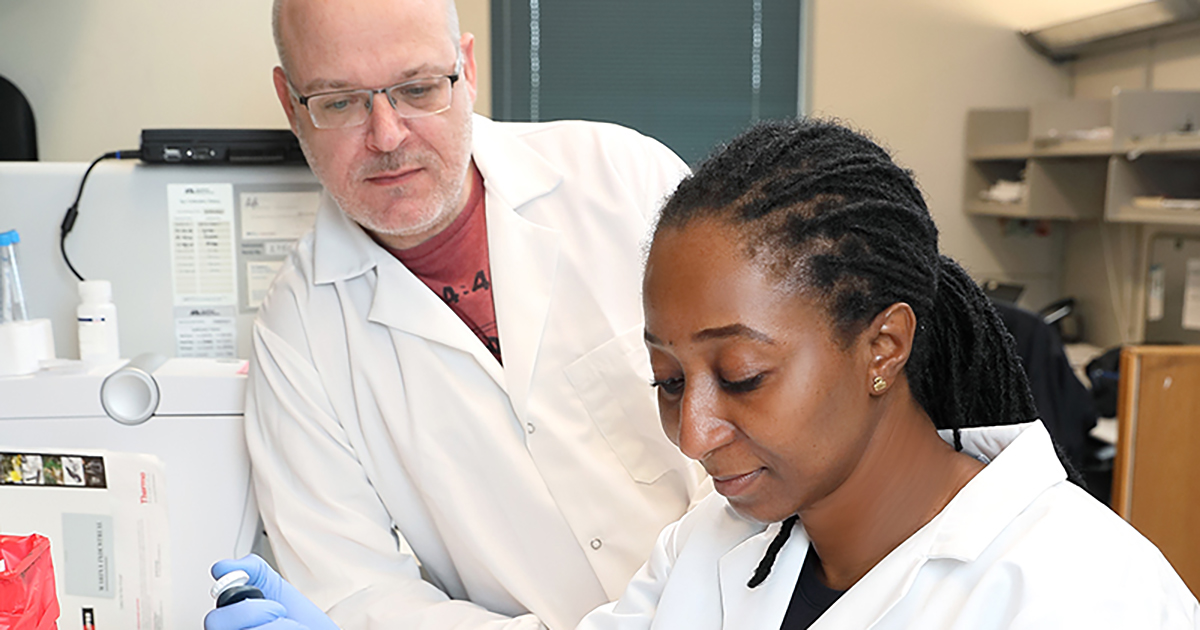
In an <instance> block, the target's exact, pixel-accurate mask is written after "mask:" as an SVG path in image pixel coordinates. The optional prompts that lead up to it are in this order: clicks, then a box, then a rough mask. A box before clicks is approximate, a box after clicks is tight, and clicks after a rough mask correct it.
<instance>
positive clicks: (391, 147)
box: [366, 94, 409, 153]
mask: <svg viewBox="0 0 1200 630" xmlns="http://www.w3.org/2000/svg"><path fill="white" fill-rule="evenodd" d="M371 99H372V101H371V111H370V114H369V116H368V118H367V122H366V124H367V146H368V147H370V148H371V149H372V150H373V151H378V152H380V153H390V152H392V151H395V150H396V149H397V148H398V147H399V146H400V145H401V144H403V143H404V140H405V139H406V138H408V134H409V130H408V121H407V120H406V119H404V118H401V117H400V115H399V114H397V113H396V110H395V109H392V104H391V102H389V101H388V97H387V94H373V95H372V96H371Z"/></svg>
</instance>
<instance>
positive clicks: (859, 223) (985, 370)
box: [655, 118, 1079, 583]
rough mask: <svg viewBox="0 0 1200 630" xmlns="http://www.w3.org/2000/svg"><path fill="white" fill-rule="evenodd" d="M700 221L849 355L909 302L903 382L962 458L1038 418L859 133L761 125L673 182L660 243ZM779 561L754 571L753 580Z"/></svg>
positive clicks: (903, 189)
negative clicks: (969, 438)
mask: <svg viewBox="0 0 1200 630" xmlns="http://www.w3.org/2000/svg"><path fill="white" fill-rule="evenodd" d="M697 219H710V220H718V221H721V222H724V223H726V224H728V225H732V226H734V227H735V228H737V229H738V230H739V231H741V233H742V234H743V235H744V238H745V242H746V254H747V256H748V257H749V258H751V259H754V260H758V261H763V262H765V263H766V264H767V265H768V266H769V268H770V269H771V270H772V271H773V272H774V273H776V274H777V275H778V276H779V277H780V279H781V280H782V281H784V282H785V283H786V284H787V286H788V287H789V288H791V289H793V290H795V291H797V292H798V293H803V294H806V295H812V296H814V297H815V298H816V299H817V301H818V302H819V303H822V304H824V305H825V307H826V309H827V311H828V313H829V316H830V321H831V322H832V324H833V327H834V329H835V330H836V331H837V333H838V334H839V336H840V338H841V341H842V343H843V344H844V345H846V346H847V347H848V346H849V345H850V344H851V343H852V342H853V341H854V340H855V339H856V338H857V337H858V334H859V333H861V332H862V331H863V330H864V329H865V328H866V326H867V325H869V324H870V322H871V321H872V320H873V319H874V317H875V316H876V315H878V314H879V313H880V312H882V311H883V310H884V309H886V308H888V307H889V306H891V305H892V304H895V303H897V302H904V303H907V304H908V305H909V306H911V307H912V309H913V312H914V313H915V314H916V319H917V330H916V332H915V335H914V339H913V347H912V351H911V355H910V357H909V360H908V363H907V364H906V365H905V368H904V369H905V374H906V375H907V376H908V381H909V385H910V388H911V390H912V392H913V396H914V398H915V399H916V400H917V402H918V403H919V404H920V405H921V406H922V408H924V409H925V411H926V413H928V414H929V417H930V419H931V420H932V421H933V424H934V426H935V427H936V428H938V429H949V430H951V431H953V434H954V447H955V449H956V450H960V451H961V450H962V440H961V437H960V435H959V429H960V428H962V427H976V426H996V425H1007V424H1017V423H1022V422H1028V421H1030V420H1033V419H1034V418H1036V417H1037V412H1036V409H1035V407H1034V401H1033V396H1032V394H1031V393H1030V389H1029V383H1028V380H1027V379H1026V376H1025V372H1024V370H1023V368H1022V367H1021V363H1020V359H1019V358H1018V356H1017V354H1016V351H1015V346H1014V342H1013V339H1012V336H1011V335H1010V334H1009V333H1008V330H1007V329H1006V328H1005V326H1004V323H1003V322H1002V321H1001V319H1000V317H999V315H997V313H996V311H995V309H993V308H992V304H991V302H990V301H989V300H988V298H987V296H985V295H984V293H983V291H982V290H981V289H980V288H979V287H978V285H976V284H975V282H974V281H973V280H972V279H971V277H970V276H969V275H968V274H967V272H966V271H965V270H963V268H962V267H960V266H959V265H958V264H957V263H955V262H954V261H953V260H951V259H949V258H947V257H945V256H942V255H941V254H940V253H939V252H938V231H937V227H936V226H935V225H934V223H933V218H932V217H931V216H930V214H929V209H928V208H927V207H926V205H925V199H924V197H923V196H922V194H921V191H920V189H919V188H918V187H917V184H916V182H915V181H914V179H913V176H912V174H911V173H910V172H909V171H907V170H905V169H903V168H900V167H899V166H897V165H896V164H895V163H894V162H893V161H892V159H891V156H889V155H888V153H887V152H886V151H885V150H884V149H882V148H880V147H879V146H878V145H877V144H875V143H874V142H872V141H871V140H870V139H869V138H867V137H866V136H864V135H862V134H860V133H858V132H855V131H852V130H850V129H848V128H846V127H844V126H842V125H840V124H837V123H835V122H831V121H824V120H818V119H812V118H808V119H799V120H788V121H777V122H766V123H760V124H758V125H756V126H754V127H752V128H751V129H750V130H748V131H746V132H745V133H743V134H742V135H740V136H739V137H737V138H736V139H734V140H733V141H731V142H730V143H729V144H727V145H725V146H723V147H721V148H719V149H718V150H717V151H716V152H715V153H714V154H713V155H712V156H710V157H709V158H708V159H707V160H706V161H705V162H703V163H702V164H701V165H700V166H699V167H698V168H697V170H696V172H695V173H693V174H692V175H691V176H690V177H688V178H687V179H685V180H683V182H681V183H680V184H679V187H678V188H677V189H676V190H675V192H674V194H673V195H672V196H671V197H670V199H668V200H667V203H666V205H665V206H664V208H663V210H662V213H661V215H660V217H659V220H658V225H657V226H656V228H655V234H658V233H659V232H662V231H664V230H668V229H675V228H681V227H684V226H685V225H687V224H688V223H690V222H692V221H695V220H697ZM1060 459H1062V458H1061V456H1060ZM1063 464H1064V466H1065V467H1066V468H1067V470H1068V474H1069V475H1071V476H1072V480H1073V481H1076V482H1077V483H1078V482H1079V475H1078V473H1076V472H1074V469H1073V468H1072V467H1070V466H1069V464H1068V463H1067V462H1066V461H1065V460H1064V461H1063ZM790 529H791V528H786V527H785V528H784V530H783V531H781V532H780V534H779V536H780V537H782V538H783V540H784V541H786V536H787V534H786V533H785V532H787V531H790ZM778 546H779V547H782V542H780V543H779V545H778ZM776 553H778V550H776ZM774 555H775V554H773V553H768V556H769V558H770V559H769V560H768V559H767V558H764V563H765V565H766V568H765V571H763V570H762V569H763V567H762V566H760V567H759V568H760V571H756V572H755V579H756V580H757V581H758V583H760V582H761V581H762V579H765V577H766V573H769V571H770V564H771V562H773V560H774ZM760 572H761V573H762V574H763V575H762V577H761V578H759V575H758V574H759V573H760ZM752 582H754V580H752Z"/></svg>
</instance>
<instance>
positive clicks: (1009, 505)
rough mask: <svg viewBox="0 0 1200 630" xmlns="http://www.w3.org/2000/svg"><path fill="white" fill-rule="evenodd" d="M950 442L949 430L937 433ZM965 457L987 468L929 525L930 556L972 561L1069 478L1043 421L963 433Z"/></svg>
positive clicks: (965, 430)
mask: <svg viewBox="0 0 1200 630" xmlns="http://www.w3.org/2000/svg"><path fill="white" fill-rule="evenodd" d="M938 433H939V434H941V435H942V439H944V440H946V441H947V442H952V440H953V436H952V433H951V432H950V431H939V432H938ZM960 435H961V437H962V446H963V452H964V453H966V454H967V455H970V456H972V457H975V458H976V459H979V460H981V461H983V462H984V463H987V464H988V465H987V466H986V467H984V469H983V470H982V471H980V472H979V474H977V475H975V478H974V479H972V480H971V481H970V483H968V484H967V485H966V486H965V487H964V488H963V489H962V490H960V491H959V493H958V495H956V496H955V497H954V499H953V500H951V501H950V503H949V504H948V505H947V506H946V508H945V509H943V510H942V513H941V514H939V515H938V518H936V519H934V520H933V521H931V522H930V523H929V525H928V526H927V527H929V526H934V527H933V528H932V531H930V532H929V547H928V556H929V557H930V558H954V559H958V560H962V561H964V562H971V561H973V560H975V559H976V558H978V557H979V555H980V554H981V553H983V550H984V549H986V548H987V547H988V545H990V544H991V543H992V541H993V540H995V539H996V537H997V536H999V535H1000V532H1001V531H1003V530H1004V528H1005V527H1007V526H1008V524H1009V523H1010V522H1012V520H1013V519H1014V518H1016V516H1017V514H1019V513H1021V512H1022V511H1024V510H1025V508H1026V507H1028V506H1029V504H1030V503H1032V502H1033V500H1034V499H1036V498H1037V497H1038V495H1040V494H1041V493H1042V492H1044V491H1045V490H1046V489H1047V488H1049V487H1050V486H1052V485H1054V484H1056V483H1059V482H1061V481H1063V480H1065V479H1066V478H1067V472H1066V470H1064V469H1063V467H1062V464H1061V463H1060V462H1059V460H1058V455H1057V453H1056V452H1055V451H1054V444H1053V442H1052V441H1051V439H1050V434H1049V433H1048V432H1047V431H1046V427H1045V426H1044V425H1043V424H1042V422H1041V421H1040V420H1035V421H1033V422H1029V423H1025V424H1017V425H1008V426H999V427H972V428H967V429H962V430H961V431H960Z"/></svg>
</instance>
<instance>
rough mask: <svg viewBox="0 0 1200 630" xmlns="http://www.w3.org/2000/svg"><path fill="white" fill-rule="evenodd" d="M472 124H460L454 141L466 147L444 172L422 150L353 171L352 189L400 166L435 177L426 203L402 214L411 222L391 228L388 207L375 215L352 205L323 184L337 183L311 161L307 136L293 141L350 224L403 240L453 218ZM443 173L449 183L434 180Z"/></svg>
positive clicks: (384, 157)
mask: <svg viewBox="0 0 1200 630" xmlns="http://www.w3.org/2000/svg"><path fill="white" fill-rule="evenodd" d="M472 123H473V121H472V119H471V117H470V114H468V115H467V119H466V120H465V121H464V124H462V125H458V133H457V134H456V137H455V138H454V140H455V141H456V142H457V144H458V146H460V147H466V151H465V152H464V154H463V155H462V156H461V158H460V156H458V155H455V156H454V157H455V158H456V159H458V160H459V163H458V164H447V165H446V169H445V170H441V169H438V168H437V167H438V166H439V165H440V164H439V162H438V160H437V158H436V157H435V155H434V154H433V153H432V152H431V151H428V150H425V149H421V150H417V151H406V150H404V149H398V150H396V151H392V152H390V153H385V154H382V155H380V156H379V157H378V158H377V159H375V160H373V161H371V162H369V163H366V164H362V165H359V166H358V167H356V168H355V172H354V174H353V177H352V178H351V179H350V185H351V186H352V187H357V186H360V185H369V184H362V183H361V182H362V181H363V179H364V178H366V177H370V176H371V175H373V174H375V173H382V172H387V171H393V170H397V169H399V168H401V167H404V166H411V165H420V166H422V167H424V168H425V169H426V170H427V171H429V172H430V173H431V174H433V175H435V178H434V188H433V190H432V191H430V196H429V199H428V202H427V203H426V204H425V205H424V206H423V207H421V208H419V209H417V211H416V212H412V211H410V212H406V213H405V215H406V216H410V217H412V218H413V219H414V220H412V221H405V222H402V223H401V224H400V225H395V221H394V220H393V218H392V217H391V216H390V204H389V207H388V208H384V209H383V210H382V211H381V212H379V211H376V210H375V209H373V208H371V207H369V206H367V205H366V204H365V203H361V202H358V201H356V200H355V199H354V197H353V191H347V192H348V193H350V194H346V193H344V192H341V191H336V190H334V189H333V188H331V187H330V186H329V185H328V184H327V182H330V181H338V180H335V179H329V178H328V177H327V175H329V172H328V171H327V170H326V169H325V164H324V163H322V161H321V160H319V159H314V155H313V152H312V150H311V147H310V146H309V144H308V140H307V138H306V137H305V136H306V135H307V134H305V133H300V134H297V139H298V140H299V141H300V149H301V151H303V152H304V157H305V158H306V159H307V160H308V164H309V166H310V168H312V171H313V174H314V175H316V176H317V180H318V181H320V182H321V184H322V185H323V186H325V189H326V190H327V191H329V194H330V196H332V197H333V200H334V201H336V202H337V204H338V207H339V208H341V210H342V212H343V213H345V214H346V216H347V217H349V218H350V220H352V221H354V222H355V223H357V224H359V225H360V226H362V228H363V229H365V230H367V231H368V232H371V233H374V234H380V235H385V236H399V237H407V236H413V235H416V234H421V233H422V232H424V231H426V230H428V229H429V228H430V227H432V226H434V225H436V224H437V223H438V222H439V221H441V220H443V218H444V217H446V216H447V215H448V214H454V213H455V212H457V211H458V210H459V204H460V203H461V202H462V201H463V195H464V184H465V183H466V181H467V165H468V164H470V162H471V150H470V147H471V131H472ZM447 172H449V173H451V175H450V179H448V180H447V179H438V177H437V175H443V176H444V175H446V174H447ZM393 191H395V192H399V193H400V194H399V195H395V194H393V196H392V198H393V199H394V198H395V197H397V196H400V197H403V196H407V195H406V194H405V193H404V191H403V189H400V190H399V191H396V189H393Z"/></svg>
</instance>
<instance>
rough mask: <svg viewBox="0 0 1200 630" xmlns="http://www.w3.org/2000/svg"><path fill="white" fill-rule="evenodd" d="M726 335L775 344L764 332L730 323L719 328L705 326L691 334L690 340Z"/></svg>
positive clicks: (703, 339) (722, 337)
mask: <svg viewBox="0 0 1200 630" xmlns="http://www.w3.org/2000/svg"><path fill="white" fill-rule="evenodd" d="M726 337H747V338H749V339H753V340H755V341H761V342H763V343H765V344H770V345H772V346H773V345H775V340H774V339H772V338H771V337H770V336H768V335H767V334H766V333H763V332H759V331H757V330H755V329H753V328H751V327H749V326H747V325H745V324H730V325H728V326H721V327H719V328H705V329H704V330H701V331H700V332H698V333H696V334H694V335H692V340H693V341H706V340H709V339H724V338H726Z"/></svg>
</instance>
